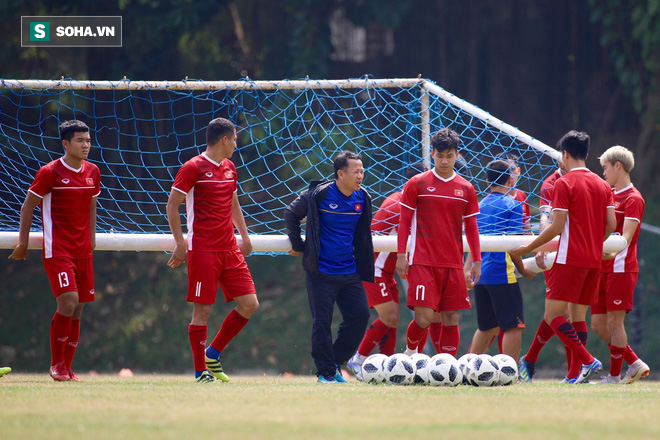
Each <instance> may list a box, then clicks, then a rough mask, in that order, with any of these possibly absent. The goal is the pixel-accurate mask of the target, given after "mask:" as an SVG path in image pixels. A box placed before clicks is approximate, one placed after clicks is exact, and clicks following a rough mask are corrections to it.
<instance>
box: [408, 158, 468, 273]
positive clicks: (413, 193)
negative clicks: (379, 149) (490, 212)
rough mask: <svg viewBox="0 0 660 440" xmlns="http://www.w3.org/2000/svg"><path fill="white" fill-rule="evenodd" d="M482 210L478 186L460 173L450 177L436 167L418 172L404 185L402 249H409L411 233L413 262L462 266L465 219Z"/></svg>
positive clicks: (409, 258)
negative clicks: (438, 172)
mask: <svg viewBox="0 0 660 440" xmlns="http://www.w3.org/2000/svg"><path fill="white" fill-rule="evenodd" d="M478 213H479V202H478V200H477V193H476V191H475V190H474V187H473V186H472V184H470V182H468V181H467V180H465V179H464V178H462V177H461V176H459V175H458V174H456V173H454V175H453V176H452V177H450V178H449V179H443V178H442V177H440V176H439V175H438V174H436V172H435V169H432V170H430V171H426V172H425V173H422V174H418V175H416V176H414V177H413V178H411V179H410V180H409V181H408V183H406V185H405V186H404V187H403V195H402V196H401V219H400V224H401V227H400V228H399V235H398V240H397V249H398V252H399V253H404V252H405V251H406V243H407V241H408V236H410V237H411V240H410V253H409V255H408V262H409V264H421V265H424V266H436V267H452V268H458V269H461V268H463V219H464V218H466V217H470V216H473V215H477V214H478ZM404 225H410V229H408V230H405V229H406V228H405V227H404Z"/></svg>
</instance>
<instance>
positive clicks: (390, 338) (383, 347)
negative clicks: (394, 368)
mask: <svg viewBox="0 0 660 440" xmlns="http://www.w3.org/2000/svg"><path fill="white" fill-rule="evenodd" d="M378 347H379V349H380V352H381V353H383V354H384V355H387V356H392V355H393V354H394V350H396V327H392V328H390V329H388V330H387V333H385V336H383V339H381V340H380V342H379V343H378Z"/></svg>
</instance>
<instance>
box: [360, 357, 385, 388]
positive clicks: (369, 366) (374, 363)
mask: <svg viewBox="0 0 660 440" xmlns="http://www.w3.org/2000/svg"><path fill="white" fill-rule="evenodd" d="M386 360H387V356H385V355H384V354H380V353H376V354H372V355H371V356H369V357H368V358H366V359H365V360H364V362H363V363H362V380H363V381H364V382H365V383H368V384H371V385H378V384H381V383H383V382H385V371H384V370H383V364H384V363H385V361H386Z"/></svg>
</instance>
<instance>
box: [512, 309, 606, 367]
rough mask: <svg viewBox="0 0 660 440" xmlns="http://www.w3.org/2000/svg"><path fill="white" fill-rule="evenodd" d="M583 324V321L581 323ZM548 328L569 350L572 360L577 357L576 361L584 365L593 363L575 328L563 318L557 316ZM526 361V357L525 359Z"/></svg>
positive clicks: (592, 358)
mask: <svg viewBox="0 0 660 440" xmlns="http://www.w3.org/2000/svg"><path fill="white" fill-rule="evenodd" d="M583 322H584V321H583ZM550 327H551V328H552V330H553V331H554V332H555V334H556V335H557V336H559V339H561V341H562V342H563V343H564V345H566V346H567V347H568V348H570V349H571V353H572V356H573V358H576V357H577V360H578V361H579V362H580V363H582V364H584V365H587V364H590V363H592V362H593V361H594V357H593V356H592V355H591V354H590V353H589V352H588V351H587V349H586V348H585V347H584V345H582V341H581V340H580V337H579V336H578V333H577V331H575V327H573V326H572V325H571V323H570V322H568V321H567V320H566V318H564V317H563V316H558V317H556V318H555V319H553V320H552V322H551V323H550ZM525 359H527V357H525Z"/></svg>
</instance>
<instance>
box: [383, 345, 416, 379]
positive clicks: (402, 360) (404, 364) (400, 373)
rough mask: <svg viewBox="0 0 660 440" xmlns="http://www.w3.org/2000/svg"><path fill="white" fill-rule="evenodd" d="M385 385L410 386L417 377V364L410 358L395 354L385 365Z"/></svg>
mask: <svg viewBox="0 0 660 440" xmlns="http://www.w3.org/2000/svg"><path fill="white" fill-rule="evenodd" d="M384 366H385V368H384V370H385V383H389V384H392V385H410V384H412V382H413V378H414V377H415V364H414V363H413V361H412V359H411V358H410V356H408V355H406V354H403V353H395V354H393V355H392V356H390V357H388V358H387V360H386V361H385V364H384Z"/></svg>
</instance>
